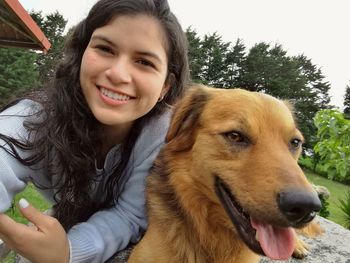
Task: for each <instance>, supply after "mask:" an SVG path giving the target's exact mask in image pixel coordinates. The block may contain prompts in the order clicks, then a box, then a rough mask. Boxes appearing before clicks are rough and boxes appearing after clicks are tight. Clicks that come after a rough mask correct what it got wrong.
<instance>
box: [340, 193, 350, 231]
mask: <svg viewBox="0 0 350 263" xmlns="http://www.w3.org/2000/svg"><path fill="white" fill-rule="evenodd" d="M338 207H339V208H340V210H341V211H342V214H343V218H344V226H345V227H346V228H347V229H349V230H350V191H349V192H348V193H347V194H346V196H345V198H344V199H340V200H339V205H338Z"/></svg>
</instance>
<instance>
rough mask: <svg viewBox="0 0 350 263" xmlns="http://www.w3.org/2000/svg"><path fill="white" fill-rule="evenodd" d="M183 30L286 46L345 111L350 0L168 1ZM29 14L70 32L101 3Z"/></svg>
mask: <svg viewBox="0 0 350 263" xmlns="http://www.w3.org/2000/svg"><path fill="white" fill-rule="evenodd" d="M168 1H169V3H170V6H171V8H172V10H173V12H174V13H175V15H176V16H177V17H178V19H179V20H180V23H181V24H182V26H183V28H184V29H186V28H187V27H188V26H192V28H193V29H195V30H196V31H197V32H198V34H199V35H200V36H204V34H212V33H214V32H217V33H218V34H219V35H221V36H223V39H224V41H226V42H228V41H231V42H235V41H236V39H237V38H241V39H242V40H243V43H244V44H245V45H246V47H247V48H250V47H251V46H252V45H254V44H256V43H258V42H262V41H264V42H267V43H270V44H272V45H274V44H276V43H278V44H281V45H282V46H283V48H284V50H286V51H288V55H290V56H294V55H300V54H304V55H305V56H307V57H308V58H310V59H311V60H312V63H313V64H316V65H317V67H319V68H321V70H322V73H323V74H324V75H325V77H326V80H327V81H329V82H330V84H331V90H330V95H331V98H332V99H331V103H332V104H334V105H336V106H339V107H342V106H343V100H344V99H343V97H344V92H345V87H346V85H349V84H350V0H332V1H331V0H168ZM19 2H20V3H21V4H22V5H23V7H24V8H25V9H26V10H35V11H39V10H42V11H43V13H44V14H47V13H51V12H54V11H55V10H58V11H59V12H60V13H61V14H62V15H63V16H64V18H65V19H67V20H68V27H70V26H72V25H74V24H76V23H77V22H79V21H80V20H81V19H82V18H84V17H85V16H86V15H87V13H88V11H89V9H90V8H91V6H92V5H93V4H94V3H95V2H96V0H60V1H56V0H19Z"/></svg>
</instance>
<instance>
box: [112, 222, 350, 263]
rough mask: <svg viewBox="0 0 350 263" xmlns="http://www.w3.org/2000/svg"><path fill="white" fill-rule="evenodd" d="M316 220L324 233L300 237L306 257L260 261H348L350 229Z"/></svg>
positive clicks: (120, 261) (117, 261)
mask: <svg viewBox="0 0 350 263" xmlns="http://www.w3.org/2000/svg"><path fill="white" fill-rule="evenodd" d="M317 220H318V221H319V222H320V224H321V226H322V227H323V228H324V229H325V233H324V234H323V235H322V236H320V237H317V238H305V237H301V238H302V239H303V240H304V241H305V243H306V244H308V246H309V251H310V252H309V255H308V256H307V257H306V258H304V259H292V258H291V259H289V260H271V259H268V258H265V257H264V258H262V259H261V261H260V263H278V262H279V263H287V262H289V263H350V231H349V230H347V229H345V228H344V227H342V226H340V225H338V224H336V223H333V222H332V221H329V220H327V219H324V218H322V217H318V218H317ZM130 251H131V248H129V249H127V250H124V251H122V252H120V253H118V254H117V255H116V256H115V257H113V258H111V259H110V260H109V261H108V262H111V263H112V262H113V263H125V262H126V260H127V258H128V255H129V253H130ZM164 263H165V262H164ZM223 263H224V262H223ZM245 263H249V262H245Z"/></svg>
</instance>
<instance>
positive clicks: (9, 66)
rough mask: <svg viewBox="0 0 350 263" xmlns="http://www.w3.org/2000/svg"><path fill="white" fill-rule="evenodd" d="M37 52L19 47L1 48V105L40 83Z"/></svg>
mask: <svg viewBox="0 0 350 263" xmlns="http://www.w3.org/2000/svg"><path fill="white" fill-rule="evenodd" d="M36 58H37V54H36V53H34V52H30V51H28V50H24V49H19V48H0V105H3V104H5V103H6V102H7V101H8V100H10V99H13V98H15V97H16V96H18V95H19V94H21V93H23V92H24V91H27V90H30V89H32V88H35V87H36V86H37V85H38V81H37V80H38V69H37V66H36V65H35V60H36Z"/></svg>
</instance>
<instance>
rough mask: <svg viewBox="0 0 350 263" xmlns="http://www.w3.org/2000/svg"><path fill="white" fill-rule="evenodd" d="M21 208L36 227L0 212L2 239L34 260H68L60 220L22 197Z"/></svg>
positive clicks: (38, 262) (42, 262)
mask: <svg viewBox="0 0 350 263" xmlns="http://www.w3.org/2000/svg"><path fill="white" fill-rule="evenodd" d="M19 204H20V210H21V213H22V214H23V216H24V217H26V218H27V219H28V220H29V221H30V222H32V223H33V224H34V225H33V226H27V225H23V224H20V223H17V222H15V221H14V220H12V219H11V218H10V217H8V216H7V215H5V214H0V238H1V239H2V240H3V241H4V242H5V243H6V245H7V246H8V247H9V248H11V249H13V250H15V251H16V252H18V253H19V254H21V255H22V256H24V257H25V258H27V259H29V260H30V261H32V262H34V263H47V262H50V263H67V262H69V242H68V238H67V235H66V232H65V231H64V229H63V227H62V226H61V224H60V223H59V222H58V221H57V219H55V218H53V217H51V216H47V215H44V214H42V213H41V212H39V211H38V210H36V209H35V208H34V207H33V206H31V205H29V204H28V202H27V201H26V200H25V199H21V200H20V202H19Z"/></svg>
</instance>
